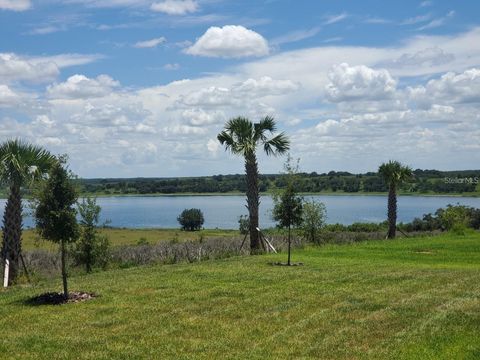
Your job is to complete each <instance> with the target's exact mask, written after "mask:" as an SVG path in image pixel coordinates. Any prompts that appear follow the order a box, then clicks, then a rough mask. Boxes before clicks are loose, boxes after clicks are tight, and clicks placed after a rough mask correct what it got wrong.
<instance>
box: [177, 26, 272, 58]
mask: <svg viewBox="0 0 480 360" xmlns="http://www.w3.org/2000/svg"><path fill="white" fill-rule="evenodd" d="M185 53H187V54H190V55H199V56H209V57H222V58H241V57H251V56H264V55H268V53H269V48H268V43H267V40H265V38H264V37H263V36H262V35H260V34H258V33H256V32H255V31H253V30H250V29H247V28H245V27H243V26H239V25H226V26H224V27H221V28H220V27H216V26H212V27H210V28H209V29H208V30H207V31H206V32H205V34H203V35H202V36H201V37H200V38H199V39H198V40H197V41H196V42H195V44H193V45H192V46H190V47H189V48H187V49H186V50H185Z"/></svg>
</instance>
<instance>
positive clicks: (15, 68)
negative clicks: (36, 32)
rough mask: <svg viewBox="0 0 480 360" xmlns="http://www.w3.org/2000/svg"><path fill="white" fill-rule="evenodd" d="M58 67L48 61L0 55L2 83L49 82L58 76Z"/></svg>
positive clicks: (14, 55)
mask: <svg viewBox="0 0 480 360" xmlns="http://www.w3.org/2000/svg"><path fill="white" fill-rule="evenodd" d="M59 72H60V71H59V68H58V66H57V65H56V64H55V63H54V62H53V61H49V60H43V61H42V60H40V59H37V60H36V61H35V60H33V61H32V60H31V59H27V58H23V57H20V56H18V55H16V54H13V53H0V78H1V79H3V80H4V81H17V80H27V81H33V82H42V81H49V80H52V79H54V78H55V77H56V76H57V75H58V74H59Z"/></svg>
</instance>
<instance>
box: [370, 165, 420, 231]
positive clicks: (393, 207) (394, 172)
mask: <svg viewBox="0 0 480 360" xmlns="http://www.w3.org/2000/svg"><path fill="white" fill-rule="evenodd" d="M378 173H379V174H380V176H382V177H383V179H384V180H385V183H386V184H387V185H388V234H387V238H388V239H393V238H395V233H396V228H397V187H398V186H399V185H400V184H401V183H402V182H404V181H407V180H409V179H410V178H411V177H412V169H411V168H409V167H408V166H404V165H402V164H401V163H399V162H398V161H392V160H390V161H389V162H387V163H383V164H382V165H380V167H379V168H378Z"/></svg>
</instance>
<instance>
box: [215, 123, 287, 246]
mask: <svg viewBox="0 0 480 360" xmlns="http://www.w3.org/2000/svg"><path fill="white" fill-rule="evenodd" d="M276 129H277V126H276V124H275V120H274V119H273V117H270V116H267V117H265V118H263V119H262V120H260V122H258V123H255V124H254V123H252V122H251V121H250V120H249V119H247V118H243V117H237V118H234V119H230V120H229V121H228V122H227V123H226V124H225V128H224V130H223V131H222V132H221V133H220V134H218V137H217V138H218V141H220V143H221V144H222V145H224V146H225V150H229V151H231V152H232V154H236V155H241V156H243V158H244V159H245V172H246V179H247V208H248V212H249V219H250V228H249V232H250V249H251V251H252V253H255V252H258V251H260V240H259V234H258V231H257V227H258V208H259V205H260V195H259V191H258V163H257V155H256V150H257V147H258V146H262V147H263V150H264V151H265V153H266V154H267V155H281V154H284V153H286V152H287V151H288V150H289V148H290V142H289V140H288V138H287V136H286V135H285V134H284V133H283V132H282V133H280V134H277V135H275V136H273V137H271V138H268V137H267V133H270V134H273V133H274V132H275V131H276Z"/></svg>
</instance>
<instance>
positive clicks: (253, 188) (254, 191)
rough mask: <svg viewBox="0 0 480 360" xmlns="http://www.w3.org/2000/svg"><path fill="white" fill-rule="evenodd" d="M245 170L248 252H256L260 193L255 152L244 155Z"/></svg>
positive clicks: (258, 250)
mask: <svg viewBox="0 0 480 360" xmlns="http://www.w3.org/2000/svg"><path fill="white" fill-rule="evenodd" d="M245 172H246V174H247V209H248V213H249V218H250V252H251V253H252V254H255V253H258V252H260V251H261V249H260V239H259V234H258V231H257V227H258V208H259V206H260V195H259V193H258V164H257V158H256V156H255V154H254V153H253V154H249V155H246V156H245Z"/></svg>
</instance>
